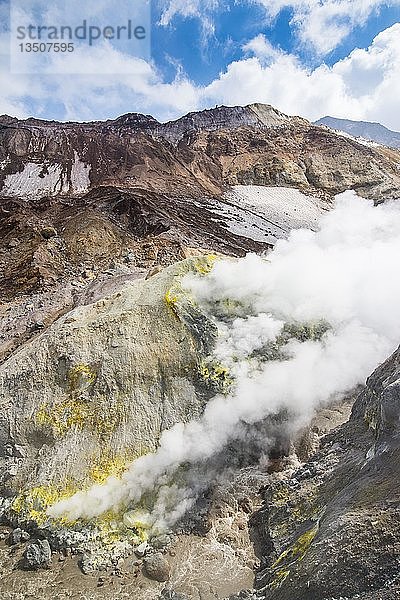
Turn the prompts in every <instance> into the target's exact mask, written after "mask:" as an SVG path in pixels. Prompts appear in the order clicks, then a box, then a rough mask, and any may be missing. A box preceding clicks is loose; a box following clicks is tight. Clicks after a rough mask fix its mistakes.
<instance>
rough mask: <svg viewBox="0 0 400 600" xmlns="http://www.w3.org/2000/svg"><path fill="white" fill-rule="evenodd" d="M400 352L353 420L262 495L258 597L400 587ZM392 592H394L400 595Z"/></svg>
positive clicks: (323, 598)
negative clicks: (263, 496) (399, 533)
mask: <svg viewBox="0 0 400 600" xmlns="http://www.w3.org/2000/svg"><path fill="white" fill-rule="evenodd" d="M399 416H400V349H398V350H397V351H396V352H395V353H394V354H393V356H391V357H390V358H389V359H388V360H387V361H386V362H385V363H384V364H383V365H381V366H380V367H379V368H378V369H377V370H376V371H375V372H374V373H373V374H372V375H371V377H370V378H369V379H368V381H367V385H366V387H365V389H364V390H363V391H362V392H361V393H360V394H359V396H358V397H357V399H356V402H355V404H354V408H353V411H352V415H351V417H350V420H349V421H348V422H347V423H345V424H344V425H342V426H341V427H339V428H338V429H337V430H335V431H333V432H332V433H330V434H328V435H327V436H325V438H323V440H322V445H321V448H320V450H319V451H318V452H317V453H316V454H314V455H313V456H312V457H311V458H310V459H309V461H308V462H306V464H304V465H303V466H302V467H301V468H300V469H299V470H297V471H296V472H294V473H293V474H292V476H291V477H290V478H289V479H286V480H285V479H284V480H282V481H277V482H275V483H274V484H272V485H271V486H270V487H268V488H267V489H266V491H265V502H264V506H263V508H262V509H261V511H260V512H259V513H258V514H257V515H255V516H254V522H255V523H256V526H257V529H258V531H261V532H262V542H261V546H260V550H261V554H262V558H261V566H260V569H259V571H258V573H257V575H256V588H257V590H258V591H257V594H256V597H257V598H263V599H265V600H289V599H290V600H311V599H312V600H328V599H331V598H365V599H367V598H371V599H372V598H380V599H382V600H385V599H386V598H387V599H389V598H395V597H397V596H396V593H397V594H398V593H399V592H400V581H399V556H400V545H399V544H400V542H399V536H398V532H399V523H400V510H399V506H400V491H399V482H400V479H399V469H398V464H399V460H400V425H399V424H400V420H399ZM396 590H397V592H396Z"/></svg>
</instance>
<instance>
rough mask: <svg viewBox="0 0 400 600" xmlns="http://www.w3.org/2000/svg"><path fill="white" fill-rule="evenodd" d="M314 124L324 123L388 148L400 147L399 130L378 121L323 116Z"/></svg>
mask: <svg viewBox="0 0 400 600" xmlns="http://www.w3.org/2000/svg"><path fill="white" fill-rule="evenodd" d="M314 124H315V125H325V126H327V127H329V128H331V129H334V130H336V131H343V132H345V133H348V134H349V135H353V136H355V137H360V138H363V139H365V140H371V141H373V142H376V143H377V144H382V145H384V146H389V147H390V148H400V132H398V131H393V130H391V129H388V128H387V127H385V126H384V125H382V124H381V123H378V122H374V121H353V120H351V119H339V118H336V117H330V116H325V117H322V118H321V119H318V121H315V122H314Z"/></svg>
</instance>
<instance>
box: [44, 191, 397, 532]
mask: <svg viewBox="0 0 400 600" xmlns="http://www.w3.org/2000/svg"><path fill="white" fill-rule="evenodd" d="M399 256H400V207H398V205H397V203H396V201H392V202H390V203H387V204H385V205H381V206H378V207H374V206H373V203H372V202H370V201H367V200H364V199H360V198H357V197H356V196H355V194H354V193H352V192H346V193H344V194H342V195H340V196H338V197H337V199H336V205H335V208H334V209H333V210H332V211H331V212H329V213H327V214H326V215H324V216H323V217H322V218H321V222H320V228H319V230H318V231H317V232H312V231H308V230H298V231H293V232H292V233H291V234H290V237H289V239H288V240H283V241H279V242H278V243H277V245H276V247H275V249H274V250H273V252H271V253H270V254H269V255H268V256H267V257H266V258H265V257H260V256H257V255H254V254H249V255H247V256H246V257H245V258H243V259H241V260H237V261H231V260H228V261H219V262H217V263H216V265H215V267H214V269H213V271H212V272H211V273H210V274H209V275H208V276H206V277H194V276H189V277H188V278H187V279H186V281H185V286H186V287H187V288H188V289H190V291H191V293H192V294H193V295H194V296H195V298H196V299H197V301H198V302H199V303H200V305H202V307H203V309H204V310H205V311H206V312H208V313H209V314H210V315H213V314H214V315H218V317H217V318H216V320H217V324H218V327H219V330H220V341H219V343H218V347H217V348H216V351H215V357H216V359H217V360H218V361H220V362H221V363H222V364H224V365H226V366H228V367H229V369H230V372H231V374H232V376H233V378H234V380H235V383H234V385H233V387H232V390H231V392H230V393H229V394H228V395H227V396H224V395H217V396H215V397H214V398H213V399H212V400H210V402H209V403H208V404H207V406H206V408H205V411H204V414H203V416H202V417H201V418H200V419H199V420H196V421H191V422H189V423H187V424H183V423H179V424H177V425H175V426H174V427H172V428H171V429H170V430H168V431H165V432H164V433H163V434H162V436H161V439H160V446H159V449H158V450H157V452H156V453H154V454H148V455H146V456H143V457H141V458H139V459H138V460H136V461H135V462H133V463H132V465H131V466H130V468H129V469H128V470H127V471H126V472H125V473H124V475H123V477H122V479H116V478H113V477H111V478H109V479H108V481H107V482H106V483H105V484H104V485H101V486H99V485H97V486H94V487H92V488H91V489H89V490H88V491H87V492H82V493H77V494H75V495H74V496H73V497H72V498H70V499H68V500H65V501H61V502H59V503H58V504H56V505H54V506H53V507H51V508H50V509H49V514H50V515H52V516H61V515H63V516H65V515H66V516H68V517H70V518H71V519H76V518H78V517H84V518H91V517H94V516H97V515H99V514H101V513H103V512H104V511H106V510H109V509H110V508H117V507H120V506H121V505H123V506H133V507H134V506H135V505H137V504H138V503H139V502H140V500H141V498H142V497H143V495H144V494H146V493H147V492H149V491H153V492H155V493H156V501H155V504H154V506H153V510H152V511H151V513H149V514H147V515H146V519H148V523H149V526H152V527H155V528H157V527H158V528H160V527H162V526H163V525H170V524H171V523H173V522H174V521H176V520H177V519H178V518H179V517H180V516H181V515H182V514H183V513H184V512H185V511H186V510H187V508H188V507H189V506H190V505H191V503H192V502H193V501H194V498H195V495H196V490H195V489H190V488H182V487H180V486H179V485H177V484H176V483H173V484H171V481H173V480H174V473H175V472H176V470H177V469H178V467H180V466H181V465H183V464H185V465H188V464H189V465H195V464H196V463H201V462H202V461H206V460H208V459H209V458H210V457H211V456H213V455H214V454H215V453H217V452H219V451H220V450H221V449H222V448H223V447H224V446H225V445H226V444H227V443H228V442H229V441H230V440H231V439H233V438H234V437H235V436H238V435H240V430H241V428H242V427H243V424H249V425H252V424H255V423H257V422H259V421H261V420H263V419H265V418H266V417H268V416H269V415H275V414H277V413H278V412H279V411H282V410H285V411H286V412H287V414H288V416H289V417H288V418H289V419H290V422H289V426H290V427H291V428H292V429H296V428H297V427H299V426H300V425H302V424H304V423H305V422H307V421H308V420H309V419H310V417H311V416H312V414H313V412H314V411H315V409H316V408H317V407H318V406H321V405H323V404H326V403H328V402H330V401H331V400H336V399H338V398H339V397H340V396H341V395H343V394H345V393H346V392H348V391H349V390H351V389H352V388H353V387H355V386H356V385H357V384H360V383H363V382H364V381H365V378H366V377H367V376H368V375H369V374H370V372H371V371H372V370H373V369H374V368H375V367H376V366H377V365H378V364H379V363H380V362H382V361H383V360H384V359H385V358H386V356H387V355H388V354H389V353H390V352H392V351H393V350H394V349H395V347H396V346H397V345H398V343H399V339H400V278H399V277H398V276H396V272H398V260H399ZM227 301H229V302H227ZM223 307H225V309H224V308H223ZM226 307H229V308H226ZM221 310H222V312H223V310H226V313H225V314H222V316H221ZM304 323H308V324H310V323H311V324H312V326H313V327H314V329H315V328H316V329H318V331H319V333H318V335H313V336H307V335H306V336H301V335H300V336H299V335H297V334H296V331H297V329H298V328H299V327H300V326H303V325H304ZM296 328H297V329H296ZM271 349H272V350H273V351H274V352H275V354H273V353H272V355H271V351H272V350H271Z"/></svg>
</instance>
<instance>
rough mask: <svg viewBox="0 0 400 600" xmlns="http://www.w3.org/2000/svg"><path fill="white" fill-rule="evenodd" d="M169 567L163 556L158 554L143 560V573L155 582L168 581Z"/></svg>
mask: <svg viewBox="0 0 400 600" xmlns="http://www.w3.org/2000/svg"><path fill="white" fill-rule="evenodd" d="M170 570H171V568H170V565H169V562H168V560H167V559H166V558H165V556H164V555H163V554H161V553H159V552H157V553H156V554H152V555H151V556H148V557H147V558H146V559H145V560H144V571H145V574H146V575H147V577H149V578H150V579H154V580H155V581H160V582H163V581H168V579H169V577H170Z"/></svg>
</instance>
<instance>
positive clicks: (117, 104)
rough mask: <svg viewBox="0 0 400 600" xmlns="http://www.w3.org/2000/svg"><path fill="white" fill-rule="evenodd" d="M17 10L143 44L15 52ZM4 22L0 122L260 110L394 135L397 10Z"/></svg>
mask: <svg viewBox="0 0 400 600" xmlns="http://www.w3.org/2000/svg"><path fill="white" fill-rule="evenodd" d="M10 1H11V4H10ZM21 11H22V12H23V14H24V15H25V17H24V18H26V19H30V21H29V23H32V22H34V23H38V24H44V23H45V24H46V25H48V24H52V25H61V24H71V26H72V25H74V26H75V25H77V24H79V23H81V22H82V21H83V20H84V19H86V20H87V21H88V23H94V24H97V25H101V26H102V27H103V26H106V25H111V24H112V25H117V24H118V23H120V24H123V23H125V22H126V20H127V19H129V18H131V19H132V22H133V23H134V24H135V25H136V24H139V25H142V24H143V26H145V29H146V41H145V42H143V44H142V43H139V42H137V40H136V41H135V40H133V41H128V40H118V41H116V40H111V39H105V38H104V37H101V38H100V39H98V40H96V41H94V42H93V43H92V44H91V45H89V44H88V41H87V40H85V41H83V42H80V41H77V40H74V51H73V52H70V53H67V52H65V53H60V52H59V53H55V52H53V51H52V52H48V53H46V55H45V54H44V53H37V54H36V55H35V56H34V55H33V53H29V54H28V53H27V52H26V51H25V50H24V51H21V53H20V54H18V52H19V50H18V48H17V45H16V44H17V42H16V37H15V35H16V34H15V28H16V25H18V24H20V23H22V22H24V23H25V21H23V20H21V19H23V16H21V15H22V12H21ZM10 14H11V17H12V18H11V19H10ZM0 23H1V25H0V114H3V113H5V114H9V115H12V116H16V117H20V118H25V117H28V116H35V117H38V118H43V119H57V120H78V121H84V120H99V119H108V118H115V117H117V116H118V115H121V114H125V113H128V112H141V113H146V114H152V115H153V116H154V117H156V118H157V119H159V120H160V121H166V120H170V119H175V118H178V117H180V116H182V115H183V114H186V113H187V112H190V111H193V110H201V109H204V108H210V107H214V106H216V105H221V104H225V105H229V106H233V105H246V104H250V103H253V102H263V103H266V104H272V105H273V106H275V107H276V108H278V109H279V110H281V111H283V112H285V113H287V114H291V115H295V114H297V115H301V116H304V117H306V118H308V119H310V120H316V119H318V118H320V117H323V116H325V115H331V116H336V117H341V118H350V119H355V120H368V121H378V122H380V123H382V124H384V125H386V126H387V127H389V128H391V129H394V130H397V131H400V110H399V108H398V106H399V99H400V0H387V1H386V2H382V1H381V0H292V1H290V0H152V1H151V0H79V1H78V0H70V2H68V3H65V1H64V0H53V2H52V3H51V5H50V4H46V2H45V0H8V1H5V0H0ZM26 23H28V21H26ZM10 30H11V33H10ZM10 41H11V46H12V52H11V55H10ZM18 42H20V40H18ZM25 42H26V40H24V44H25ZM21 61H22V62H23V64H22V67H21ZM24 61H25V62H24ZM20 71H25V72H20Z"/></svg>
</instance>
